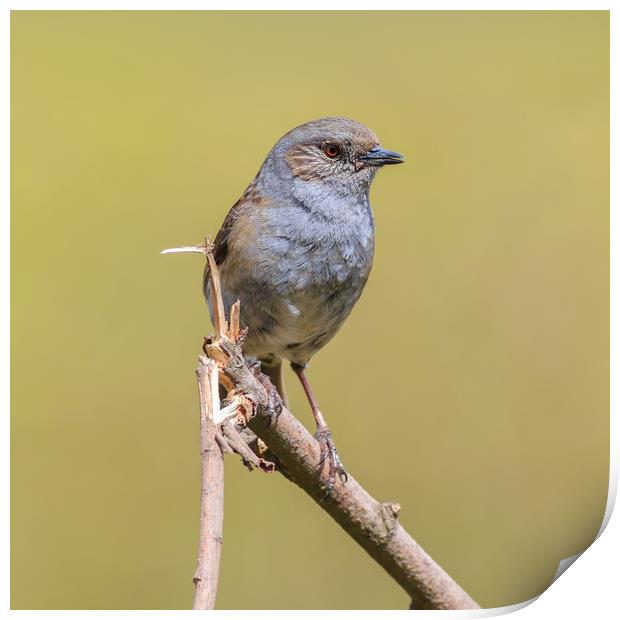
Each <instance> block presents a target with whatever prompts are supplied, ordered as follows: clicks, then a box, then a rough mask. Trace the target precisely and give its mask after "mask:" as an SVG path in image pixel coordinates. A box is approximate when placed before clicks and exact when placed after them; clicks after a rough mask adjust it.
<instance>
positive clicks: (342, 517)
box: [224, 347, 479, 609]
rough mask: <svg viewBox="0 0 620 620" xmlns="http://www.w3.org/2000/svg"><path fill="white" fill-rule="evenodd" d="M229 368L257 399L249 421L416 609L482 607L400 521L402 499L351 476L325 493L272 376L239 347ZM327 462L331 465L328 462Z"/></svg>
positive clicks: (308, 444)
mask: <svg viewBox="0 0 620 620" xmlns="http://www.w3.org/2000/svg"><path fill="white" fill-rule="evenodd" d="M228 353H229V355H230V358H229V362H228V364H227V366H226V368H225V369H224V372H225V373H226V374H228V376H229V377H230V378H231V380H232V381H233V383H234V384H235V385H236V386H237V389H238V390H239V391H243V392H244V393H245V394H246V396H248V397H249V398H250V399H251V401H252V402H253V403H254V404H255V408H254V414H253V416H252V417H251V419H250V420H249V421H248V426H249V427H250V429H252V431H254V433H256V435H257V436H258V437H259V438H261V439H262V440H263V441H264V442H265V444H266V445H267V446H268V447H269V451H270V452H271V453H272V454H273V455H274V456H275V457H276V458H277V460H278V463H279V468H280V471H282V473H283V474H284V475H285V476H286V477H287V478H288V479H289V480H291V481H292V482H294V483H295V484H297V485H298V486H299V487H300V488H301V489H303V491H305V492H306V493H307V494H308V495H310V497H312V499H314V500H315V502H317V503H318V504H319V506H321V508H323V510H325V511H326V512H327V513H328V514H329V515H330V516H331V517H332V518H333V519H334V520H335V521H336V522H337V523H339V524H340V525H341V526H342V528H343V529H344V530H345V531H346V532H347V533H348V534H349V535H350V536H351V537H352V538H353V539H355V540H356V541H357V542H358V543H359V544H360V545H361V546H362V547H363V548H364V549H365V550H366V551H367V552H368V553H369V554H370V555H371V556H372V557H373V558H374V559H375V560H376V561H377V562H378V563H379V564H380V565H381V566H382V567H383V568H384V569H385V570H386V571H387V572H388V573H389V574H390V575H391V576H392V577H393V578H394V579H395V580H396V581H397V582H398V583H399V584H400V585H401V586H402V587H403V589H404V590H405V591H406V592H407V593H408V594H409V596H410V597H411V599H412V603H413V606H414V608H415V609H478V608H479V606H478V604H477V603H476V602H475V601H474V600H473V599H472V598H471V597H470V596H469V595H468V594H467V593H466V592H465V591H464V590H463V589H462V588H461V587H460V586H459V585H458V584H457V583H456V582H455V581H454V580H453V579H452V578H451V577H450V576H449V575H448V573H446V571H444V570H443V569H442V568H441V566H439V564H437V562H435V561H434V560H433V559H432V558H431V557H430V556H429V555H428V553H426V551H424V549H423V548H422V547H421V546H420V545H419V544H418V543H416V542H415V540H413V538H411V536H410V535H409V534H408V533H407V532H406V531H405V529H404V528H403V527H402V526H401V525H400V523H399V522H398V514H399V512H400V510H401V508H400V505H399V504H397V503H390V502H388V503H380V502H378V501H377V500H375V499H374V498H373V497H371V496H370V495H369V494H368V493H367V492H366V491H365V490H364V489H363V488H362V487H361V486H360V485H359V483H358V482H357V481H356V480H355V479H354V478H353V476H351V475H349V478H348V481H347V482H345V483H343V482H341V481H340V480H337V481H336V484H335V486H334V489H333V491H332V493H331V494H330V495H328V496H326V494H325V484H324V479H325V477H324V476H319V471H320V470H321V469H322V467H321V464H320V462H319V459H320V448H319V445H318V443H317V442H316V441H315V439H314V437H313V436H312V435H311V434H310V433H309V432H308V431H307V430H306V429H305V427H304V426H303V425H302V424H301V423H300V422H299V421H298V420H297V418H295V417H294V416H293V414H291V412H290V411H288V410H287V409H286V408H284V407H283V408H282V410H281V411H280V413H279V414H276V413H275V412H274V411H273V402H272V400H273V395H272V394H270V393H269V391H268V390H267V389H266V388H265V386H264V383H266V382H267V381H268V379H267V378H266V377H264V376H263V377H261V378H260V380H258V379H257V377H256V376H255V374H254V373H253V372H252V370H251V369H250V368H249V366H248V364H247V363H246V362H245V360H244V358H243V355H242V353H241V351H240V350H239V349H238V348H237V347H232V348H229V349H228ZM323 466H324V467H326V465H325V464H324V465H323Z"/></svg>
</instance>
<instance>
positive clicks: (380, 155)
mask: <svg viewBox="0 0 620 620" xmlns="http://www.w3.org/2000/svg"><path fill="white" fill-rule="evenodd" d="M359 159H360V161H362V162H364V164H365V165H367V166H387V165H391V164H402V163H404V161H405V158H404V157H403V156H402V155H400V154H399V153H395V152H394V151H388V150H387V149H384V148H383V147H382V146H374V147H373V148H371V149H370V151H368V153H366V154H365V155H362V156H361V157H360V158H359Z"/></svg>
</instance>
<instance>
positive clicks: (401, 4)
mask: <svg viewBox="0 0 620 620" xmlns="http://www.w3.org/2000/svg"><path fill="white" fill-rule="evenodd" d="M378 8H380V9H381V10H411V9H415V10H541V9H542V10H610V9H613V8H615V7H612V6H610V3H609V2H575V1H568V2H557V1H548V0H547V1H544V2H541V1H539V2H535V1H522V2H518V3H516V2H473V3H467V2H458V1H454V0H453V1H452V2H438V3H431V2H414V1H410V2H406V1H403V0H401V1H397V2H395V1H389V0H387V1H384V2H382V3H381V6H380V7H378V6H376V4H374V3H370V2H368V1H364V0H362V1H359V2H353V1H351V0H349V1H347V2H343V1H340V2H337V1H334V0H330V1H325V0H315V1H314V2H312V3H309V2H308V3H301V2H298V3H296V5H295V6H291V2H285V1H271V2H258V1H247V0H246V1H245V2H243V1H235V0H231V1H229V2H226V3H223V2H198V1H188V0H183V1H180V2H170V1H168V2H164V1H152V2H137V1H135V0H134V1H124V2H123V1H109V2H86V1H83V2H79V1H72V2H67V1H65V2H41V1H39V2H27V1H23V2H19V1H16V0H13V1H12V2H9V6H3V7H2V8H1V9H0V45H1V46H2V60H1V67H2V69H1V71H2V76H1V79H2V82H1V89H2V90H1V91H0V119H1V122H0V127H1V134H0V135H1V136H2V147H1V150H0V158H1V160H0V192H1V194H0V195H1V196H2V209H1V210H0V218H1V220H0V234H1V235H2V244H1V250H0V251H1V252H2V258H3V260H2V265H1V267H0V273H1V274H2V281H3V284H4V287H3V290H4V291H6V292H7V293H8V291H9V283H10V270H9V260H10V258H9V256H10V252H9V243H10V239H9V230H10V211H9V201H10V189H9V178H10V163H9V161H10V142H9V135H10V133H9V132H10V116H9V105H10V104H9V101H10V100H9V87H10V78H9V67H10V61H9V52H10V38H9V37H10V17H9V12H10V10H114V9H117V10H177V11H178V10H189V9H191V10H208V9H228V10H231V9H233V10H252V9H253V10H256V9H269V10H310V9H314V10H332V9H333V10H345V9H348V10H376V9H378ZM616 34H617V28H616V19H615V11H614V10H612V14H611V45H612V47H611V62H612V70H611V102H612V105H611V111H612V112H611V137H612V142H611V170H612V171H615V175H617V174H618V168H617V151H616V145H617V143H618V140H617V139H618V129H617V125H616V118H615V113H614V110H615V109H616V108H617V105H618V97H617V79H616V78H615V72H616V70H617V59H618V43H617V39H616V36H615V35H616ZM611 197H612V200H611V205H612V209H611V230H610V235H611V241H612V243H611V269H612V271H611V273H612V274H613V275H614V276H615V277H616V280H617V276H618V250H617V248H616V246H615V245H614V243H613V241H614V240H615V241H616V242H618V240H619V238H620V236H619V234H618V232H619V231H618V213H617V182H616V180H615V177H614V174H612V175H611ZM611 309H612V323H611V330H612V331H611V378H612V390H611V398H612V400H611V472H610V488H609V499H608V505H607V510H606V513H605V519H604V522H603V524H602V525H601V531H600V532H599V536H600V535H601V534H603V535H602V538H599V539H597V540H596V541H595V542H594V543H593V545H592V546H591V547H590V548H589V549H588V550H586V552H585V553H584V554H583V557H581V558H580V559H579V561H578V562H576V563H575V564H574V565H571V566H570V568H569V570H567V572H566V574H564V575H562V578H561V579H559V580H558V581H556V582H555V583H554V584H553V585H552V586H550V588H548V589H547V590H546V591H545V592H544V593H543V594H542V595H541V596H540V597H538V599H536V604H535V605H529V604H528V603H530V602H531V601H526V602H524V603H521V604H519V605H513V606H511V607H504V608H497V609H487V610H482V611H480V612H443V613H444V614H449V615H451V616H453V617H456V616H469V617H490V616H494V615H500V614H503V613H509V612H512V611H516V610H517V609H521V610H522V611H520V612H519V614H520V616H522V617H524V618H525V617H526V616H527V617H528V618H532V619H545V620H546V619H547V618H548V617H549V616H550V615H552V616H554V617H555V616H560V615H561V616H563V617H566V618H572V617H575V618H577V617H578V618H583V617H584V615H586V614H587V616H588V617H595V618H608V617H616V615H617V612H618V610H619V609H620V603H619V602H618V599H617V597H616V589H617V587H618V586H617V583H616V581H617V577H616V575H617V570H616V567H615V564H616V558H617V557H618V551H619V550H620V525H619V521H618V517H617V516H613V517H612V518H610V517H611V515H612V510H613V504H614V501H615V496H616V490H617V485H618V443H619V442H618V439H620V436H619V431H618V420H617V416H618V389H617V377H618V376H619V374H620V373H619V371H620V364H619V363H618V344H619V343H618V329H617V323H616V322H615V321H614V320H613V319H614V318H615V316H616V315H617V311H618V284H617V282H615V281H614V277H612V278H611ZM0 312H1V318H2V325H3V329H2V332H1V334H2V335H1V336H0V337H1V342H2V357H1V358H0V359H1V363H2V368H1V369H0V381H1V384H0V389H1V391H2V395H3V398H4V404H5V407H3V412H4V414H5V415H4V416H3V421H2V423H3V432H2V443H3V446H2V447H3V450H2V457H1V458H2V466H3V467H2V478H1V480H2V493H3V500H4V501H3V502H2V506H3V510H2V511H1V516H0V518H1V520H2V521H1V524H2V530H3V532H4V536H3V537H2V542H1V545H2V546H1V547H0V550H1V552H2V564H1V565H0V566H1V567H2V569H1V570H2V575H1V577H2V582H1V585H0V597H1V598H0V613H1V614H2V615H3V616H4V615H5V614H6V615H11V616H13V615H16V616H20V617H24V618H30V617H35V616H37V617H38V616H40V615H42V614H44V615H50V616H57V617H66V616H76V615H78V614H79V616H80V617H82V616H84V615H88V616H105V617H107V616H109V615H112V614H114V615H118V614H122V615H131V616H138V615H143V614H149V615H153V614H154V615H157V616H166V617H172V616H177V615H178V614H181V613H188V612H181V611H147V612H143V611H133V612H128V611H116V612H114V611H87V612H85V611H71V612H67V611H61V610H54V611H40V612H35V611H11V612H9V611H8V608H9V566H10V565H9V549H10V542H9V540H10V539H9V513H8V507H9V449H10V440H9V431H10V422H9V415H8V412H9V405H10V399H9V386H10V381H9V368H10V354H9V345H10V331H9V330H10V324H9V305H8V294H7V295H6V297H3V303H2V304H1V305H0ZM606 526H607V527H606ZM603 530H604V533H603ZM33 569H34V570H35V574H33V583H36V581H37V580H38V579H41V578H44V576H43V575H37V574H36V567H33ZM257 578H260V577H258V576H257ZM217 613H218V614H222V615H226V616H238V615H241V614H242V613H243V612H234V611H228V612H225V611H221V612H217ZM247 613H251V614H252V617H253V618H254V619H256V620H263V618H264V619H265V620H267V619H268V618H273V617H274V615H276V616H282V617H284V616H286V617H290V616H291V615H295V616H300V617H301V616H310V615H312V616H315V615H316V613H317V612H316V611H311V610H298V611H294V612H291V611H271V610H265V611H253V612H245V613H243V615H247ZM405 613H410V612H407V611H402V612H397V611H380V612H374V611H359V610H355V611H343V612H338V614H339V615H343V616H350V617H355V618H358V617H359V616H360V615H361V616H364V617H371V616H372V617H384V616H385V615H386V614H389V615H399V614H405ZM416 614H417V617H421V616H428V615H436V614H437V612H421V611H418V612H416Z"/></svg>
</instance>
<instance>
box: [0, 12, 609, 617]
mask: <svg viewBox="0 0 620 620" xmlns="http://www.w3.org/2000/svg"><path fill="white" fill-rule="evenodd" d="M11 21H12V29H11V51H12V76H11V110H12V169H11V181H12V202H13V204H12V344H13V346H12V489H11V491H12V494H11V498H12V504H11V508H12V578H11V587H12V606H13V607H14V608H187V607H189V606H190V605H191V600H192V593H193V586H192V582H191V577H192V574H193V571H194V567H195V556H196V544H197V533H198V500H199V461H198V436H197V432H198V405H197V395H196V388H195V381H194V366H195V361H196V357H197V353H198V351H199V347H200V343H201V338H202V336H203V334H205V333H208V332H209V331H210V330H211V327H210V324H209V320H208V313H207V310H206V308H205V305H204V302H203V299H202V294H201V274H202V268H203V261H202V259H201V257H198V256H160V255H159V251H160V250H161V249H162V248H165V247H171V246H178V245H185V244H189V243H194V242H199V241H201V240H202V238H203V235H205V234H210V235H213V234H215V232H216V231H217V229H218V227H219V225H220V223H221V221H222V219H223V218H224V216H225V214H226V212H227V210H228V209H229V207H230V206H231V205H232V204H233V203H234V201H235V200H236V199H237V198H238V197H239V195H240V194H241V192H242V191H243V190H244V188H245V187H246V185H247V184H248V183H249V181H250V180H251V179H252V178H253V176H254V174H255V173H256V171H257V170H258V167H259V165H260V164H261V162H262V160H263V157H264V156H265V154H266V153H267V151H268V150H269V148H270V147H271V146H272V145H273V143H274V142H275V141H276V140H277V139H278V138H279V137H280V136H281V135H282V134H283V133H284V132H285V131H287V130H288V129H290V128H292V127H293V126H295V125H297V124H300V123H302V122H305V121H307V120H310V119H312V118H316V117H319V116H324V115H335V114H339V115H346V116H350V117H353V118H355V119H358V120H360V121H362V122H364V123H366V124H368V125H369V126H370V127H372V128H373V129H374V130H375V131H376V132H377V133H378V135H379V136H380V137H381V139H382V142H383V144H384V145H386V146H387V147H389V148H392V149H395V150H398V151H400V152H402V153H404V154H405V155H406V156H407V163H406V165H404V166H399V167H398V168H391V169H390V170H388V171H383V172H381V173H380V174H379V176H378V178H377V180H376V181H375V184H374V186H373V190H372V202H373V206H374V211H375V215H376V223H377V248H376V260H375V267H374V271H373V273H372V275H371V278H370V281H369V283H368V286H367V288H366V291H365V293H364V295H363V296H362V298H361V301H360V303H359V304H358V306H357V307H356V309H355V310H354V312H353V314H352V315H351V317H350V319H349V320H348V322H347V323H346V325H345V326H344V328H343V329H342V331H341V333H340V334H339V335H338V336H337V337H336V338H335V340H334V341H332V343H331V344H330V345H329V346H328V347H327V348H326V349H325V350H324V351H322V352H321V353H320V354H319V355H317V356H316V358H315V359H314V363H313V365H312V368H311V370H310V376H311V379H312V381H313V385H314V388H315V390H316V392H317V394H318V396H319V398H320V402H321V404H322V408H323V409H324V411H325V413H326V416H327V418H328V420H329V422H330V424H331V426H332V430H333V433H334V436H335V440H336V443H337V445H338V447H339V450H340V453H341V456H342V458H343V461H344V463H345V464H346V465H347V467H348V469H349V470H350V471H351V472H352V473H353V475H354V476H355V477H356V478H357V479H358V480H359V481H360V482H361V483H362V484H363V485H364V486H365V487H366V488H367V489H368V490H369V491H370V492H371V493H372V494H373V495H375V496H376V497H377V498H379V499H381V500H397V501H399V502H400V503H401V504H402V507H403V510H402V523H403V524H404V525H405V527H407V528H408V529H409V531H410V532H411V533H412V535H413V536H414V537H415V538H416V539H417V540H418V541H419V542H420V543H421V544H422V545H423V546H424V547H425V548H426V549H427V550H428V551H429V552H430V553H431V554H432V555H433V556H434V557H435V558H436V559H437V560H438V561H439V562H440V563H441V564H442V565H443V566H444V567H445V568H446V569H447V570H448V571H449V572H450V573H451V574H452V575H453V576H454V577H455V578H456V579H457V580H458V581H459V582H460V583H461V584H462V585H463V586H464V587H465V588H466V589H467V590H468V591H469V592H470V593H471V594H472V595H473V596H474V597H475V598H476V599H477V600H478V601H479V602H480V603H481V604H482V605H483V606H499V605H508V604H512V603H517V602H520V601H523V600H525V599H528V598H530V597H532V596H535V595H537V594H538V593H540V592H541V591H543V590H544V589H545V588H546V587H547V586H548V584H549V583H550V580H551V579H552V577H553V575H554V573H555V571H556V567H557V564H558V562H559V560H560V559H562V558H564V557H567V556H570V555H573V554H575V553H577V552H579V551H581V550H583V549H584V548H585V547H586V546H587V545H588V544H589V543H590V542H591V541H592V539H593V537H594V536H595V534H596V532H597V530H598V528H599V525H600V523H601V520H602V515H603V512H604V507H605V503H606V497H607V478H608V440H609V434H608V423H609V410H608V404H609V403H608V376H609V375H608V370H609V369H608V352H609V350H608V335H609V334H608V326H609V322H608V321H609V314H608V301H609V297H608V276H609V271H608V257H609V245H608V215H609V214H608V206H609V195H608V183H609V160H608V153H609V151H608V148H609V144H608V132H609V108H608V98H609V89H608V75H609V62H608V53H609V40H608V34H609V32H608V13H607V12H400V13H397V12H351V13H345V12H315V13H302V12H270V13H267V12H264V13H252V12H234V13H233V12H14V13H13V15H12V20H11ZM383 326H388V327H389V328H390V330H391V331H390V332H389V333H386V332H383V331H382V328H383ZM392 329H395V330H396V333H397V334H398V338H397V340H396V341H395V339H394V337H393V336H394V331H392ZM396 344H397V345H398V347H397V348H395V345H396ZM371 351H372V352H373V355H372V356H371V355H370V352H371ZM376 360H377V361H376ZM378 360H382V361H383V362H385V360H389V364H390V365H397V366H399V367H401V368H402V369H403V372H402V373H398V374H395V373H393V372H392V371H391V369H390V368H388V365H386V364H384V365H383V366H382V365H381V364H380V363H379V361H378ZM289 376H290V375H289ZM336 378H337V381H336ZM290 379H291V380H289V386H290V392H291V395H292V408H293V410H294V411H295V412H296V413H297V414H298V415H299V416H300V417H301V419H302V420H303V421H304V422H305V423H306V424H307V425H308V426H309V427H310V428H313V426H312V420H311V416H310V413H309V410H308V407H307V405H306V403H305V401H304V399H303V397H302V394H301V392H300V390H299V388H298V386H297V385H296V384H295V383H294V382H293V381H292V379H293V377H290ZM395 436H398V437H400V438H402V442H400V443H398V444H395V443H394V437H395ZM33 575H34V576H35V578H36V587H33ZM218 605H219V607H221V608H396V609H399V608H406V607H407V605H408V600H407V597H406V596H405V594H404V593H403V592H402V591H401V590H400V589H399V587H397V586H396V584H395V583H393V582H392V581H391V579H390V578H389V577H388V576H387V575H386V574H384V573H383V572H382V570H381V569H380V568H378V567H377V565H375V563H374V562H373V561H372V560H371V559H370V558H368V557H367V556H366V555H365V554H364V552H363V551H361V549H359V548H358V547H357V546H356V545H355V543H353V541H352V540H350V539H349V538H348V537H347V536H346V535H344V534H343V532H342V531H341V530H340V529H339V527H338V526H337V525H336V524H335V523H333V522H332V521H331V520H330V519H329V518H328V517H327V516H326V515H325V514H324V513H323V512H322V511H321V510H320V509H319V508H318V507H317V506H315V505H314V504H313V503H311V501H310V500H309V499H308V498H307V497H305V496H304V495H303V494H302V493H301V492H300V491H299V490H298V489H297V488H296V487H294V486H293V485H291V484H289V483H288V482H286V481H285V480H284V479H282V478H281V477H280V476H279V475H271V476H267V475H263V474H260V473H258V472H255V473H253V474H248V472H247V471H246V470H245V469H244V468H243V467H242V466H241V465H240V464H239V463H238V460H237V459H236V458H230V459H229V460H228V464H227V472H226V519H225V543H224V551H223V562H222V572H221V585H220V595H219V599H218Z"/></svg>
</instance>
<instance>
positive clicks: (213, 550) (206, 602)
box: [194, 355, 224, 609]
mask: <svg viewBox="0 0 620 620" xmlns="http://www.w3.org/2000/svg"><path fill="white" fill-rule="evenodd" d="M196 376H197V379H198V394H199V397H200V474H201V475H200V478H201V481H200V482H201V488H200V536H199V543H198V566H197V568H196V572H195V573H194V584H195V585H196V591H195V595H194V609H214V608H215V596H216V594H217V582H218V577H219V572H220V555H221V551H222V532H223V526H224V455H223V453H222V449H221V448H220V445H219V443H218V442H217V441H216V436H217V434H218V429H217V426H216V425H215V422H214V417H215V415H216V413H217V412H218V410H219V394H218V369H217V365H216V364H215V362H214V361H213V360H211V359H209V358H208V357H207V356H206V355H201V356H200V358H199V359H198V368H197V369H196Z"/></svg>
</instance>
